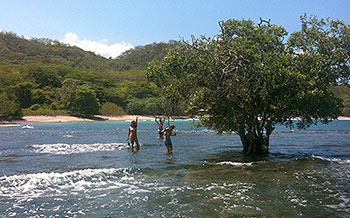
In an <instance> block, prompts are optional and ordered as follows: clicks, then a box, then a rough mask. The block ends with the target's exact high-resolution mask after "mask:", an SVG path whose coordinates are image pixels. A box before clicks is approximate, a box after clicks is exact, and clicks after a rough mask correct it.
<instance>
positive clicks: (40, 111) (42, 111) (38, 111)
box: [22, 105, 68, 116]
mask: <svg viewBox="0 0 350 218" xmlns="http://www.w3.org/2000/svg"><path fill="white" fill-rule="evenodd" d="M33 106H34V105H33ZM33 106H32V107H33ZM34 109H35V110H32V108H25V109H23V110H22V112H23V116H41V115H42V116H56V115H68V112H67V111H65V110H52V109H50V108H47V107H42V106H40V105H39V106H38V107H35V108H34Z"/></svg>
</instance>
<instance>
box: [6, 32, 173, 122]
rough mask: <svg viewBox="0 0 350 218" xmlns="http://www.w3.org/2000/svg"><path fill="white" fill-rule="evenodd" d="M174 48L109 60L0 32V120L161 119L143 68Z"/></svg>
mask: <svg viewBox="0 0 350 218" xmlns="http://www.w3.org/2000/svg"><path fill="white" fill-rule="evenodd" d="M177 43H178V42H176V41H170V42H168V43H152V44H148V45H145V46H138V47H136V48H134V49H131V50H128V51H126V52H124V53H123V54H122V55H121V56H120V57H118V58H116V59H108V58H104V57H102V56H100V55H96V54H94V53H93V52H88V51H84V50H82V49H80V48H78V47H75V46H69V45H66V44H63V43H60V42H59V41H57V40H51V39H30V40H28V39H25V38H24V37H20V36H18V35H16V34H15V33H9V32H0V117H9V116H18V115H28V114H33V115H36V114H37V115H39V114H49V115H50V114H51V115H52V114H76V115H91V114H98V113H102V114H106V115H116V113H117V114H118V113H121V114H122V113H125V112H126V113H129V114H159V113H162V110H163V109H162V108H161V104H162V103H160V102H159V100H158V97H159V90H158V89H157V87H156V86H155V85H154V84H152V83H149V82H147V81H146V67H147V64H148V63H149V62H150V61H152V60H154V59H161V58H163V57H164V56H165V55H166V53H167V51H168V49H169V48H173V47H175V46H176V45H177ZM78 100H81V102H80V103H79V102H78ZM84 102H89V104H87V103H84ZM84 104H87V105H84Z"/></svg>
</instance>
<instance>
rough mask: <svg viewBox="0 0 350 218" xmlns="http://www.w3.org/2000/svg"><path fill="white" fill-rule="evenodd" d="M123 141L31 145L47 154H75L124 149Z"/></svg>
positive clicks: (38, 151) (37, 150) (39, 151)
mask: <svg viewBox="0 0 350 218" xmlns="http://www.w3.org/2000/svg"><path fill="white" fill-rule="evenodd" d="M127 146H128V145H127V144H123V143H94V144H64V143H57V144H41V145H40V144H34V145H31V146H30V147H32V148H34V149H35V152H36V153H45V154H75V153H89V152H96V151H112V150H115V149H122V148H125V147H127Z"/></svg>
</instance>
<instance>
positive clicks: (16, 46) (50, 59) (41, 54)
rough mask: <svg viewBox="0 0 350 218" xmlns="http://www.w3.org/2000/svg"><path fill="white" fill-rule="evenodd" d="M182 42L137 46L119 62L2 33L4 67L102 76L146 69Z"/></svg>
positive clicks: (55, 43)
mask: <svg viewBox="0 0 350 218" xmlns="http://www.w3.org/2000/svg"><path fill="white" fill-rule="evenodd" d="M177 43H178V42H177V41H169V42H168V43H163V42H161V43H152V44H148V45H145V46H137V47H136V48H134V49H130V50H128V51H126V52H124V53H123V54H122V55H120V57H118V58H116V59H107V58H104V57H102V56H100V55H96V54H95V53H93V52H89V51H84V50H82V49H80V48H78V47H76V46H69V45H66V44H63V43H60V42H59V41H57V40H51V39H46V38H44V39H36V38H34V39H31V40H28V39H25V38H24V37H20V36H18V35H16V34H15V33H9V32H0V57H1V59H0V64H1V65H9V64H10V65H26V64H56V65H65V66H69V67H73V68H77V69H80V70H88V69H98V70H101V71H102V72H105V71H110V70H115V71H120V70H129V69H131V68H139V69H140V68H141V69H142V68H145V67H146V66H147V64H148V63H149V62H150V61H152V60H154V59H161V58H163V57H164V56H165V55H166V52H167V50H168V48H170V47H174V46H175V45H176V44H177Z"/></svg>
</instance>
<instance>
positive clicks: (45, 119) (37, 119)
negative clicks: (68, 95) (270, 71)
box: [0, 115, 350, 126]
mask: <svg viewBox="0 0 350 218" xmlns="http://www.w3.org/2000/svg"><path fill="white" fill-rule="evenodd" d="M136 117H138V118H139V121H147V120H154V119H155V116H138V115H123V116H118V117H110V116H100V115H98V116H95V117H94V118H92V119H89V118H80V117H74V116H63V115H62V116H61V115H58V116H23V117H22V118H20V119H17V120H0V126H6V125H15V124H23V125H26V124H31V123H69V122H113V121H131V120H135V119H136ZM186 118H187V117H179V118H178V119H179V120H180V119H186ZM187 119H188V118H187ZM338 120H350V117H343V116H340V117H338Z"/></svg>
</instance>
